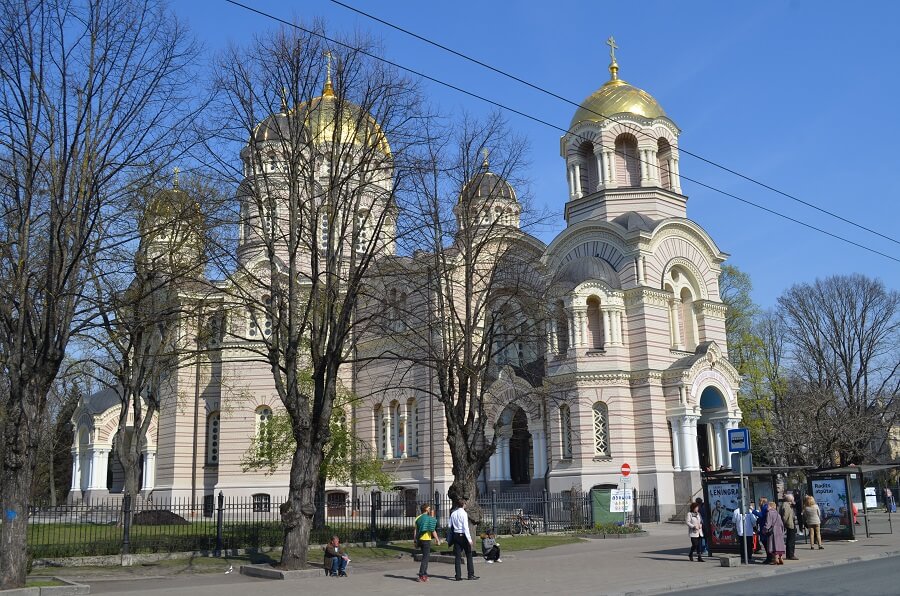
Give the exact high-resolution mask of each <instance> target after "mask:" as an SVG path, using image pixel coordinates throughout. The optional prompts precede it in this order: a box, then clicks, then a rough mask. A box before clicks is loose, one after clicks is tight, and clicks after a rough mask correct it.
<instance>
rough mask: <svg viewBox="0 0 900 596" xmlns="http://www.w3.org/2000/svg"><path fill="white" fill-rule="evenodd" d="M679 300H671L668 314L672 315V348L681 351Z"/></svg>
mask: <svg viewBox="0 0 900 596" xmlns="http://www.w3.org/2000/svg"><path fill="white" fill-rule="evenodd" d="M679 302H680V301H679V300H677V299H673V300H672V302H671V303H670V304H669V312H671V313H672V347H673V348H675V349H676V350H680V349H681V315H680V313H679V312H678V310H679V308H678V307H679Z"/></svg>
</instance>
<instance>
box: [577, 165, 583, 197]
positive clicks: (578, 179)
mask: <svg viewBox="0 0 900 596" xmlns="http://www.w3.org/2000/svg"><path fill="white" fill-rule="evenodd" d="M583 194H584V193H582V192H581V164H579V163H578V162H575V197H576V198H578V197H581V196H583Z"/></svg>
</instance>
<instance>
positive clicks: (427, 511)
mask: <svg viewBox="0 0 900 596" xmlns="http://www.w3.org/2000/svg"><path fill="white" fill-rule="evenodd" d="M421 511H422V513H421V514H420V515H419V516H418V517H417V518H416V520H415V522H414V523H415V529H414V535H413V543H414V545H415V546H416V548H418V549H420V550H421V551H422V561H421V562H420V563H419V576H418V580H417V581H420V582H427V581H428V560H429V559H430V558H431V543H432V541H433V542H434V544H435V545H436V546H440V544H441V538H440V536H438V534H437V532H435V528H436V527H437V520H436V519H434V509H433V508H432V507H431V504H430V503H425V504H423V505H422V507H421Z"/></svg>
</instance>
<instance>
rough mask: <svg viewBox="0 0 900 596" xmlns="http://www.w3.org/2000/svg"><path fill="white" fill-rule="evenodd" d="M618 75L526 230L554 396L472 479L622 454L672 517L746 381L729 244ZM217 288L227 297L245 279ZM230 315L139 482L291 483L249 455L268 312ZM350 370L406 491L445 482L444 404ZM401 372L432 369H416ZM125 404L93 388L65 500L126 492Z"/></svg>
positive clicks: (508, 212)
mask: <svg viewBox="0 0 900 596" xmlns="http://www.w3.org/2000/svg"><path fill="white" fill-rule="evenodd" d="M609 70H610V79H609V80H608V81H607V82H606V83H605V84H603V85H602V86H601V87H600V88H599V89H598V90H597V91H595V92H594V93H592V94H591V95H590V96H589V97H588V98H587V99H585V101H584V102H583V103H582V104H581V106H580V107H579V109H578V110H577V111H576V112H575V114H574V116H573V118H572V121H571V124H570V126H569V130H568V132H567V133H566V134H565V135H563V137H562V138H561V139H560V156H561V158H562V160H563V161H564V163H565V178H566V181H567V188H568V200H567V202H566V205H565V220H566V228H565V229H564V230H563V231H562V232H561V233H560V234H559V235H558V236H557V237H556V238H554V239H553V241H552V242H551V243H550V244H549V245H545V244H543V243H542V242H541V241H540V240H538V239H536V238H530V237H528V238H526V242H527V244H528V246H529V247H530V250H531V251H532V252H534V260H535V267H536V268H538V269H539V270H540V271H541V272H542V275H543V276H545V278H546V279H547V280H549V287H550V288H551V292H550V297H549V298H548V304H546V305H545V307H546V310H547V312H550V313H551V316H550V317H549V318H548V324H547V325H546V338H545V340H544V341H542V342H540V347H539V348H537V347H534V348H531V349H533V350H537V351H540V352H541V353H540V354H539V356H540V361H541V362H542V366H543V370H542V375H541V378H542V379H543V383H544V384H546V385H547V386H548V387H549V386H552V387H553V392H554V394H555V397H554V399H553V400H551V401H544V403H539V404H531V406H533V407H529V404H527V403H519V404H517V403H516V402H515V401H514V400H513V401H512V402H510V405H509V406H507V407H506V409H505V410H503V411H502V412H501V413H500V420H501V425H500V427H499V431H498V432H499V437H498V441H497V450H496V452H495V453H494V455H493V456H492V457H491V459H490V462H489V464H488V466H487V469H486V470H485V472H484V474H483V475H482V478H481V483H480V488H481V490H490V489H498V490H507V489H515V488H527V489H532V490H534V489H543V488H546V489H548V490H549V491H551V492H559V491H567V490H573V489H576V490H582V491H588V490H591V489H600V490H603V489H609V488H615V486H616V485H617V484H618V483H619V481H620V469H621V467H622V465H623V464H626V463H627V464H628V465H629V466H630V468H631V470H632V475H631V477H632V479H633V480H632V486H633V487H635V488H637V489H639V490H652V489H656V490H657V491H658V495H659V500H660V507H661V510H662V512H663V514H664V515H665V514H669V513H672V512H674V511H675V507H676V504H678V503H683V502H685V501H687V500H688V499H689V498H691V497H692V496H695V495H696V492H697V490H698V489H699V485H700V471H701V469H705V468H707V467H711V468H713V469H717V468H719V467H722V466H726V467H727V466H728V465H729V457H728V451H727V440H726V437H727V430H728V429H729V428H734V427H737V426H738V425H739V423H740V420H741V412H740V409H739V407H738V403H737V391H738V387H739V380H740V379H739V376H738V373H737V371H736V370H735V369H734V368H733V367H732V366H731V365H730V364H729V362H728V359H727V352H726V349H727V347H726V343H725V339H726V333H725V314H726V309H725V306H724V305H723V303H722V300H721V296H720V293H719V273H720V266H721V264H722V263H723V262H724V261H725V259H726V258H727V255H726V254H725V253H723V252H722V251H721V250H720V249H719V248H718V246H717V245H716V243H715V242H714V241H713V239H712V238H710V236H709V235H708V234H707V233H706V232H705V231H704V230H703V228H701V227H700V226H699V225H697V224H696V223H695V222H693V221H691V220H690V219H688V217H687V197H686V196H685V195H683V194H682V192H681V183H680V176H679V152H678V137H679V134H680V130H679V129H678V127H677V126H676V124H675V122H674V121H672V120H671V119H670V118H669V117H668V116H667V115H666V113H665V111H664V110H663V108H662V107H661V106H660V105H659V103H658V102H657V101H656V100H655V99H654V98H653V97H652V96H651V95H650V94H648V93H647V92H645V91H643V90H641V89H638V88H637V87H634V86H632V85H629V84H628V83H626V82H625V81H623V80H622V79H620V78H619V76H618V70H619V69H618V65H617V63H616V61H615V58H613V59H612V63H611V64H610V67H609ZM329 88H330V83H329V84H328V86H326V89H325V91H324V92H323V95H322V97H320V98H316V100H314V101H317V102H319V103H318V104H317V108H316V109H318V110H319V111H320V112H321V111H323V110H325V109H327V102H329V101H339V100H338V99H336V98H335V97H334V95H333V92H332V93H331V94H330V95H329ZM277 125H278V115H273V116H271V117H270V118H269V119H267V120H266V121H265V122H263V123H261V125H260V127H259V128H258V129H257V133H255V134H257V135H263V136H262V137H258V138H257V139H256V140H257V141H265V140H266V138H267V137H266V135H268V134H271V131H273V130H274V131H276V132H277ZM385 147H387V145H386V141H385ZM385 151H389V149H387V148H386V149H385ZM487 175H490V176H496V175H494V174H491V173H490V172H489V171H487V172H484V173H483V176H487ZM383 182H384V183H386V184H389V183H390V182H389V181H383ZM497 182H498V184H499V185H500V186H501V187H502V188H504V189H506V188H508V190H506V191H504V192H505V193H506V194H505V196H504V200H505V201H506V202H507V203H508V208H506V209H504V210H503V212H502V214H500V215H498V216H499V217H505V218H508V221H507V222H506V223H507V224H508V225H511V226H517V225H518V218H519V211H518V204H517V201H516V197H515V190H514V189H512V187H511V186H509V185H508V184H507V183H506V182H505V181H502V180H499V181H497ZM495 186H497V185H496V184H495ZM240 197H241V193H240V191H239V193H238V200H241V198H240ZM248 208H249V207H248V206H242V209H243V210H247V209H248ZM249 219H251V220H252V216H251V217H250V218H249ZM525 236H527V234H526V235H525ZM393 250H394V249H393V248H392V247H391V248H389V249H388V252H391V251H393ZM238 252H239V257H240V258H242V259H244V260H245V261H246V262H247V263H250V262H252V261H253V259H259V258H260V255H259V253H258V251H257V252H254V249H253V232H252V225H251V226H248V227H247V230H246V231H244V230H242V232H241V239H240V244H239V247H238ZM391 256H392V255H390V254H386V255H385V257H387V258H390V257H391ZM216 283H217V284H218V285H217V286H216V287H220V288H221V289H222V293H223V295H224V294H227V293H228V292H227V288H226V287H225V286H227V285H228V284H229V283H235V282H234V281H229V282H221V283H220V282H216ZM232 294H233V293H232ZM211 299H212V300H214V299H215V296H213V297H212V298H211ZM223 324H224V325H227V327H228V329H229V331H230V333H228V334H225V335H224V336H223V339H222V340H221V342H219V344H218V345H216V346H215V349H214V350H211V352H210V354H209V357H208V358H207V359H205V360H204V361H203V363H202V364H201V363H198V364H197V366H196V367H184V368H181V369H179V370H178V372H177V373H176V374H175V378H174V379H173V380H172V384H173V387H174V388H173V395H176V396H177V398H176V399H173V400H171V402H170V403H171V405H170V406H169V407H163V408H162V410H161V411H160V412H159V413H158V414H157V416H156V419H155V421H154V423H153V425H152V426H151V429H150V433H149V436H148V440H147V444H146V447H145V450H144V457H143V471H142V492H143V493H144V494H145V495H147V494H150V493H152V494H153V495H159V496H161V497H164V498H165V497H188V496H190V497H193V498H195V499H197V500H201V499H204V500H210V499H211V498H212V495H215V494H218V493H219V492H220V491H221V492H224V493H225V494H226V495H229V496H251V495H252V496H253V498H254V499H260V500H261V501H263V500H264V501H266V502H267V501H268V500H271V501H273V502H277V501H278V499H280V498H282V497H283V496H284V495H285V494H286V491H287V488H286V487H287V480H286V472H276V473H274V474H270V473H266V472H262V471H252V470H251V471H245V469H244V468H245V466H242V458H243V456H244V454H245V453H246V451H247V449H248V445H249V444H250V442H251V439H252V438H253V436H254V435H255V434H258V433H259V432H260V429H261V428H263V427H264V426H265V424H266V421H267V420H269V419H270V418H271V416H273V414H274V413H277V412H278V411H280V410H281V409H282V408H281V407H280V402H279V398H278V395H277V393H276V391H275V388H274V384H273V379H272V373H271V371H270V370H269V367H268V365H267V364H264V363H261V362H259V361H258V360H256V359H254V358H253V355H252V353H251V352H250V351H248V350H247V345H248V342H253V341H255V340H256V339H258V338H254V336H255V335H256V334H265V333H267V330H266V325H267V324H268V325H270V326H271V321H266V320H263V321H261V322H259V323H258V324H255V325H247V322H246V321H242V320H241V319H240V317H239V316H237V315H235V316H231V317H229V320H228V321H227V322H224V323H223ZM185 325H186V329H187V332H188V334H190V323H185ZM195 334H196V333H195ZM238 337H239V338H240V341H237V340H235V341H232V340H231V339H229V338H238ZM360 349H365V344H361V347H360ZM343 374H344V375H345V377H346V380H347V384H348V385H350V386H353V387H354V388H355V390H356V391H357V392H358V393H359V394H360V395H367V396H371V397H368V398H366V399H364V400H363V401H362V403H358V404H357V405H356V406H355V407H354V408H353V410H352V411H348V412H347V416H348V418H352V419H353V421H354V428H355V431H356V433H357V434H358V435H359V437H360V438H361V439H362V440H363V441H365V442H366V443H367V444H369V445H371V446H372V449H373V451H374V453H375V454H376V456H377V457H379V458H380V459H382V460H383V466H384V468H385V469H386V470H387V471H389V472H390V473H391V474H392V475H393V477H394V478H395V480H396V487H397V490H401V491H405V494H406V495H408V496H413V495H426V494H429V493H430V491H431V490H437V491H440V492H442V493H445V492H446V490H447V488H448V487H449V485H450V483H451V482H452V471H451V461H450V455H449V452H448V449H447V444H446V441H445V440H444V436H445V434H446V433H445V426H444V422H443V407H442V406H441V405H440V404H438V403H437V402H436V400H435V401H432V400H430V399H429V397H428V392H424V391H423V392H417V391H415V390H411V389H408V388H407V389H403V390H397V389H395V388H394V387H392V386H391V385H390V384H389V381H386V379H387V378H388V377H387V376H385V375H379V374H378V373H377V371H376V372H372V371H371V370H367V371H363V370H353V369H352V367H347V369H346V370H345V371H344V373H343ZM420 377H421V378H420ZM408 378H413V379H417V381H416V382H417V383H419V386H426V384H427V383H429V382H430V381H429V379H428V378H427V375H426V374H425V372H424V371H411V372H410V374H409V375H408ZM495 383H497V385H498V387H497V389H496V390H497V391H498V392H499V391H504V392H511V393H513V394H515V393H516V392H517V391H521V392H522V394H523V395H524V394H528V395H529V397H526V398H524V399H525V400H540V399H542V398H540V397H537V396H539V395H540V393H539V392H538V393H536V392H534V391H532V390H531V389H532V387H530V386H529V385H528V383H527V381H526V380H525V379H523V378H519V377H518V376H517V375H516V373H515V370H514V368H513V367H503V369H502V372H501V373H500V374H499V375H498V377H497V380H496V381H495ZM408 385H409V383H407V386H408ZM119 410H120V406H119V400H118V397H117V396H116V394H115V392H114V391H113V390H111V389H108V390H105V391H101V392H100V393H98V394H95V395H92V396H90V397H88V398H86V399H84V400H83V401H82V403H80V404H79V407H78V410H77V411H76V412H75V414H74V415H73V419H72V422H73V425H74V426H75V442H74V444H73V447H72V452H73V480H72V487H71V488H72V490H71V493H70V497H69V498H70V500H73V501H76V500H80V499H88V498H92V497H96V496H106V495H109V494H114V493H115V492H116V491H117V490H121V486H120V485H121V483H120V482H119V481H118V477H119V476H120V474H118V473H117V472H116V470H115V468H116V466H117V462H115V461H114V459H115V458H113V457H111V452H112V442H113V437H114V435H115V429H116V424H117V421H118V413H119ZM357 489H358V487H354V486H337V485H330V486H329V487H328V492H327V494H328V501H329V503H334V504H337V505H340V504H341V503H344V502H346V501H347V499H348V498H350V497H351V496H352V495H353V493H354V492H356V491H357ZM420 498H422V497H420Z"/></svg>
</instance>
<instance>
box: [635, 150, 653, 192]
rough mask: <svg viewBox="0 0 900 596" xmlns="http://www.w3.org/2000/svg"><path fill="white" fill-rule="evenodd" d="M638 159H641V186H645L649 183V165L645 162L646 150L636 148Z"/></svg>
mask: <svg viewBox="0 0 900 596" xmlns="http://www.w3.org/2000/svg"><path fill="white" fill-rule="evenodd" d="M638 159H640V161H641V186H647V185H648V184H649V183H650V166H649V165H648V163H647V150H646V149H639V150H638Z"/></svg>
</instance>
